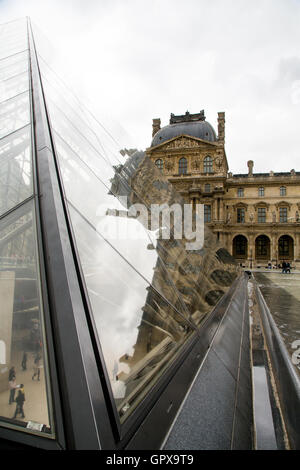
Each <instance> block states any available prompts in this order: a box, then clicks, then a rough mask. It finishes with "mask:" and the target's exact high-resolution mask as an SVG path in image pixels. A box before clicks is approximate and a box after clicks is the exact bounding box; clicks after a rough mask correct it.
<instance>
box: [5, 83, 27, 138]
mask: <svg viewBox="0 0 300 470" xmlns="http://www.w3.org/2000/svg"><path fill="white" fill-rule="evenodd" d="M29 122H30V107H29V93H28V92H27V91H26V92H25V93H21V94H20V95H17V96H15V97H14V98H10V99H9V100H6V101H4V102H3V103H0V139H2V137H5V136H6V135H8V134H11V133H12V132H14V131H16V130H17V129H20V128H21V127H24V126H25V125H26V124H29Z"/></svg>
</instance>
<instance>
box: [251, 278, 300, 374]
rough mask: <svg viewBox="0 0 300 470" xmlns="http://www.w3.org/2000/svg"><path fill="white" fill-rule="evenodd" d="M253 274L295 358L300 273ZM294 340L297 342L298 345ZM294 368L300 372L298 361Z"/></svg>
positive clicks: (299, 333) (299, 326) (299, 335)
mask: <svg viewBox="0 0 300 470" xmlns="http://www.w3.org/2000/svg"><path fill="white" fill-rule="evenodd" d="M253 276H254V277H255V279H256V281H257V283H258V285H259V287H260V289H261V292H262V294H263V296H264V298H265V301H266V303H267V305H268V308H269V310H270V312H271V314H272V316H273V318H274V320H275V323H276V325H277V327H278V329H279V331H280V333H281V336H282V338H283V340H284V343H285V345H286V348H287V350H288V352H289V354H290V357H291V361H292V356H293V354H294V360H295V354H296V352H297V350H299V349H300V273H299V272H292V273H291V274H282V273H281V272H280V271H276V272H274V271H271V272H270V271H269V272H254V273H253ZM295 342H299V343H298V345H295ZM293 346H294V348H293ZM299 362H300V361H299ZM295 368H296V369H297V370H298V372H299V374H300V363H299V364H298V365H295Z"/></svg>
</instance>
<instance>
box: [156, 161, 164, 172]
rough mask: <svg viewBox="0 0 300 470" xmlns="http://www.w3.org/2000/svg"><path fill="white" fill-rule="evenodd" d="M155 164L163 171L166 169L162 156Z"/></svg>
mask: <svg viewBox="0 0 300 470" xmlns="http://www.w3.org/2000/svg"><path fill="white" fill-rule="evenodd" d="M155 165H156V166H157V168H158V169H159V170H160V171H162V170H163V169H164V162H163V161H162V159H161V158H159V159H158V160H156V162H155Z"/></svg>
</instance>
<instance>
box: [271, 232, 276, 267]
mask: <svg viewBox="0 0 300 470" xmlns="http://www.w3.org/2000/svg"><path fill="white" fill-rule="evenodd" d="M276 240H277V234H276V233H272V234H271V246H270V257H271V262H272V263H275V262H276V261H277V241H276Z"/></svg>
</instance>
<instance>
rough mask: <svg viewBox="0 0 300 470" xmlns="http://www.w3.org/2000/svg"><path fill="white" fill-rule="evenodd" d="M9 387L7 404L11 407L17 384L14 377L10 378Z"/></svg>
mask: <svg viewBox="0 0 300 470" xmlns="http://www.w3.org/2000/svg"><path fill="white" fill-rule="evenodd" d="M8 386H9V401H8V404H9V405H11V404H12V403H13V402H14V401H15V393H16V388H17V382H16V378H15V376H12V380H9V382H8Z"/></svg>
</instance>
